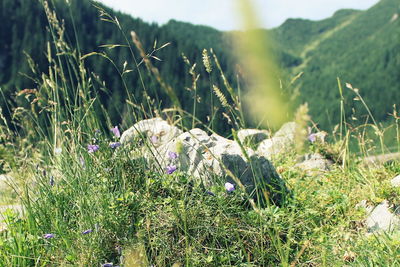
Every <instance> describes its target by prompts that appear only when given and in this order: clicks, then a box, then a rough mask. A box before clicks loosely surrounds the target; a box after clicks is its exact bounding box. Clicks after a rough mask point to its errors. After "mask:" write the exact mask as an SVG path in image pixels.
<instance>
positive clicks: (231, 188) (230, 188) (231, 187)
mask: <svg viewBox="0 0 400 267" xmlns="http://www.w3.org/2000/svg"><path fill="white" fill-rule="evenodd" d="M225 189H226V191H228V192H229V193H230V192H233V191H235V185H234V184H231V183H225Z"/></svg>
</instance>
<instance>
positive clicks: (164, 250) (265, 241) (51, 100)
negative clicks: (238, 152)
mask: <svg viewBox="0 0 400 267" xmlns="http://www.w3.org/2000/svg"><path fill="white" fill-rule="evenodd" d="M47 15H48V17H49V27H50V29H51V32H52V33H53V35H54V39H55V40H57V44H58V45H57V46H55V47H53V48H52V47H49V48H48V60H49V66H50V71H49V73H48V74H43V75H42V77H40V78H37V84H39V86H38V92H24V94H25V95H26V96H27V97H33V99H37V100H36V101H34V102H33V103H32V104H31V105H29V109H28V108H27V107H18V108H17V109H15V110H14V120H13V121H12V122H11V124H13V125H10V122H8V121H6V120H3V124H2V125H1V128H0V129H1V131H0V134H1V135H0V137H1V139H0V140H1V146H0V148H1V149H0V153H1V155H2V159H3V160H2V165H1V168H2V171H4V172H11V171H12V172H13V174H14V175H15V176H16V177H15V178H16V179H17V180H18V184H16V185H15V189H16V191H15V193H16V194H17V195H18V200H19V201H20V202H21V203H22V204H23V206H24V213H23V214H22V216H18V215H17V214H16V213H15V212H13V211H12V210H7V211H6V212H4V214H3V216H4V218H5V222H6V224H7V229H6V230H3V231H1V232H0V266H99V265H100V264H105V263H111V262H112V263H113V264H114V265H120V266H121V265H123V266H151V265H152V266H175V267H177V266H290V267H292V266H344V265H349V266H398V265H399V264H400V258H399V256H398V255H400V251H399V241H398V235H399V233H398V232H393V233H386V234H381V235H370V236H367V235H366V229H365V227H363V220H364V219H365V216H366V212H365V210H363V209H360V208H356V204H357V203H358V202H360V201H361V200H363V199H367V200H368V201H370V202H371V203H374V204H378V203H380V202H381V201H382V200H384V199H388V200H389V201H391V202H392V203H395V204H399V203H398V198H397V196H398V194H399V193H400V192H399V191H400V190H399V189H395V188H392V187H391V186H390V184H389V181H390V179H391V178H393V177H394V176H395V175H397V174H399V172H400V164H399V163H398V162H391V163H387V164H385V165H383V166H380V167H373V168H369V167H365V166H362V165H361V164H360V160H359V156H358V155H356V154H353V153H351V150H349V149H348V147H349V142H350V141H349V140H351V139H352V138H354V139H356V140H358V141H359V142H358V144H359V148H360V149H359V151H369V147H368V142H366V139H369V138H368V136H363V137H362V138H361V137H360V135H359V134H358V133H359V132H357V131H352V130H350V129H349V128H347V127H348V126H349V124H347V123H346V124H345V122H343V125H340V133H338V134H332V136H333V137H335V138H332V141H331V142H330V143H326V144H322V143H314V144H306V145H305V146H302V153H305V152H319V153H322V154H324V155H326V156H329V157H330V158H332V159H335V160H336V162H337V164H335V165H334V166H333V168H332V170H331V171H329V172H325V173H323V174H321V175H317V176H314V175H308V174H307V173H305V172H303V171H301V170H300V169H298V168H296V167H295V164H296V158H297V157H298V154H297V153H296V152H295V151H294V150H293V151H292V152H290V153H285V154H282V155H279V156H277V157H276V158H274V161H273V164H274V166H275V167H276V169H277V170H278V171H279V173H280V175H281V177H282V178H283V179H284V181H285V182H286V184H287V186H288V189H289V190H290V194H288V195H287V197H286V198H285V200H284V201H283V202H281V203H279V204H280V205H279V206H278V205H272V204H269V205H264V206H261V205H259V203H258V202H257V201H256V203H255V204H254V205H255V206H252V205H250V204H249V199H248V195H247V193H246V192H245V191H242V190H241V189H240V188H239V187H238V188H237V189H236V190H235V191H234V192H232V193H228V192H226V190H225V188H224V183H225V181H224V180H223V179H220V180H217V181H215V183H214V184H213V185H212V186H211V187H205V186H204V185H202V184H201V183H198V182H196V180H195V179H193V178H192V177H190V176H189V175H187V174H185V173H183V172H179V171H176V172H174V173H173V174H171V175H168V174H166V173H164V172H163V171H157V169H158V166H154V165H152V164H150V163H148V162H147V161H146V160H145V159H144V158H143V157H142V156H141V155H142V152H143V151H142V146H143V144H144V143H147V142H148V140H147V139H146V138H137V139H136V140H135V141H134V142H132V144H130V145H129V146H121V147H118V148H115V149H113V148H111V147H110V146H109V144H110V143H111V142H116V141H118V138H117V137H116V136H115V135H113V133H112V132H110V130H109V129H110V128H111V127H113V126H114V125H113V124H112V122H111V121H110V120H109V119H108V116H107V114H106V113H105V112H104V109H103V107H102V105H101V103H99V101H98V100H97V97H96V85H95V83H93V82H92V81H93V80H92V79H91V76H90V75H89V74H88V73H89V72H88V71H87V70H86V69H85V68H84V63H83V62H84V59H85V58H86V57H87V56H93V55H95V54H88V55H80V54H79V52H75V51H74V50H73V49H71V48H70V47H69V46H68V45H67V44H66V43H65V41H64V40H63V38H62V33H63V30H62V27H61V26H60V25H59V23H58V21H57V19H56V15H55V14H54V13H52V12H51V11H50V9H49V8H47ZM102 17H103V19H104V18H108V22H111V23H115V24H116V25H117V26H118V27H119V28H120V25H118V20H116V19H115V18H112V17H111V16H107V14H104V13H103V14H102ZM120 29H121V28H120ZM127 42H128V44H127V45H129V47H130V48H129V49H132V48H131V46H130V44H129V41H127ZM139 42H140V41H139V40H138V39H136V40H135V43H139ZM154 49H156V48H154ZM54 50H55V51H54ZM206 53H207V51H206V52H204V54H205V58H207V60H208V61H210V60H211V57H208V55H207V54H206ZM103 56H104V55H103ZM132 56H134V55H133V53H132ZM142 56H143V57H144V58H146V60H143V62H145V64H146V67H147V68H149V69H151V68H152V66H151V63H150V61H149V60H150V58H148V57H147V56H146V54H142ZM212 58H213V59H214V61H213V62H214V63H215V64H217V70H218V71H220V72H221V75H223V72H222V70H221V68H220V67H219V66H218V61H217V58H216V55H214V54H213V53H212ZM207 60H205V61H207ZM134 61H135V62H142V61H140V60H137V59H135V58H134ZM188 64H189V65H191V64H190V62H189V63H188ZM207 64H210V63H209V62H208V63H207ZM207 64H206V66H205V67H206V68H208V70H207V72H208V71H209V72H211V71H212V70H211V68H210V66H207ZM136 66H137V68H138V69H137V70H138V71H140V68H139V67H140V63H137V64H136ZM193 70H194V67H193V68H191V71H192V73H190V75H192V78H193V86H192V91H193V93H194V96H195V97H196V82H197V79H198V77H197V76H196V74H195V72H194V71H193ZM152 73H153V75H156V74H157V71H156V70H154V69H152ZM154 73H155V74H154ZM123 75H124V73H123V72H122V73H121V78H122V79H123ZM157 79H161V80H160V83H164V81H162V78H161V77H157ZM223 81H224V85H223V86H225V87H226V88H227V91H228V92H229V91H230V90H233V89H232V87H231V86H230V85H229V84H228V83H227V81H225V80H223ZM211 83H212V81H211V80H210V90H212V88H218V86H217V85H215V87H214V84H211ZM143 86H144V85H143ZM163 86H164V87H165V88H164V89H165V90H166V91H167V92H169V94H170V95H171V96H172V97H173V95H174V93H173V91H171V90H173V89H172V88H170V87H168V85H167V84H165V83H164V85H163ZM74 88H78V90H77V91H76V90H74ZM257 89H259V88H257ZM126 90H127V91H128V92H129V88H126ZM143 90H146V89H145V86H144V88H143ZM216 91H218V90H216V89H214V91H211V93H213V92H214V93H215V92H216ZM219 92H220V93H219V95H218V98H215V99H214V101H217V100H218V99H220V100H221V99H226V96H224V95H222V93H221V91H219ZM228 97H231V98H232V99H233V101H234V103H235V108H231V107H229V105H225V106H223V108H226V116H227V118H229V119H230V120H231V121H233V122H234V123H233V125H234V126H235V127H236V128H238V129H240V128H241V127H243V125H245V122H244V115H243V110H242V109H241V102H240V97H239V96H236V95H234V93H232V94H230V95H229V96H228ZM134 101H135V100H134V99H133V97H131V98H130V99H129V103H131V105H130V106H129V107H130V108H131V109H130V110H129V112H132V113H133V112H135V114H136V117H135V118H132V120H140V118H144V117H147V116H148V115H149V110H147V108H143V109H142V110H140V109H137V108H136V107H137V106H140V104H141V103H135V102H134ZM149 101H150V102H149V103H145V104H144V106H147V105H148V106H151V100H149ZM174 101H179V100H177V99H175V100H173V102H174ZM194 103H196V98H194ZM338 105H340V100H339V101H338ZM343 109H344V107H343ZM171 110H172V111H171ZM157 112H158V113H159V114H164V115H165V114H167V115H170V116H169V119H171V120H174V118H175V122H177V124H178V125H181V126H182V125H185V120H186V122H188V124H189V125H192V126H193V125H196V124H197V125H199V124H201V122H199V121H198V120H197V119H196V118H195V114H196V110H195V109H194V110H193V111H192V113H193V114H187V113H186V112H184V111H182V110H179V105H178V104H176V105H175V106H174V107H172V108H171V109H170V110H169V112H170V113H168V112H167V113H163V111H162V110H158V111H157ZM212 113H213V110H211V114H210V116H213V114H212ZM171 114H172V115H171ZM297 117H299V120H300V121H301V123H302V124H303V125H304V126H306V125H305V123H306V121H307V120H308V119H307V114H306V108H305V107H303V108H302V109H299V112H298V116H297ZM176 118H178V119H176ZM395 120H396V121H395V123H396V124H394V126H393V127H392V128H393V129H398V121H397V120H398V118H397V117H395ZM212 121H213V120H212V119H211V122H209V124H208V125H207V124H206V123H204V125H203V127H204V128H207V129H209V131H210V132H212V129H213V122H212ZM17 123H18V124H17ZM11 126H14V128H16V129H18V130H17V131H14V132H13V131H11V130H10V128H11ZM345 126H346V127H345ZM365 127H367V126H365ZM368 127H369V126H368ZM373 127H379V125H378V124H376V123H375V124H374V126H373ZM361 132H362V131H361ZM378 133H380V131H378ZM233 135H235V132H234V134H233ZM396 136H398V131H396ZM382 138H383V137H382V136H381V135H380V136H379V138H378V139H380V140H382ZM382 143H383V141H382V142H381V144H382ZM89 144H91V145H94V144H96V145H98V146H99V149H98V150H97V151H94V152H90V151H88V149H87V148H88V147H87V146H88V145H89ZM366 154H367V153H364V154H363V155H366ZM343 162H345V164H344V163H343ZM342 163H343V164H342ZM258 186H260V187H262V184H261V185H258ZM254 207H256V208H254ZM46 234H52V236H51V238H48V237H49V236H45V235H46ZM46 237H47V238H46Z"/></svg>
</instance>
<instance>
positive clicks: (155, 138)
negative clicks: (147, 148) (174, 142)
mask: <svg viewBox="0 0 400 267" xmlns="http://www.w3.org/2000/svg"><path fill="white" fill-rule="evenodd" d="M150 140H151V142H152V143H153V144H154V143H157V142H158V137H157V136H155V135H153V136H152V137H151V138H150Z"/></svg>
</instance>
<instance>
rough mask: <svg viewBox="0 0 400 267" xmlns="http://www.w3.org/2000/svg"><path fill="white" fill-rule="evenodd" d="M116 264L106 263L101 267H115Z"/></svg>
mask: <svg viewBox="0 0 400 267" xmlns="http://www.w3.org/2000/svg"><path fill="white" fill-rule="evenodd" d="M113 266H114V264H112V262H108V263H104V264H103V265H101V267H113Z"/></svg>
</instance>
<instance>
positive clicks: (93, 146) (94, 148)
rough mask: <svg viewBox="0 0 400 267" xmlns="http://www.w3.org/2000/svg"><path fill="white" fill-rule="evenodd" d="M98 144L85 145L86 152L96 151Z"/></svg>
mask: <svg viewBox="0 0 400 267" xmlns="http://www.w3.org/2000/svg"><path fill="white" fill-rule="evenodd" d="M99 148H100V147H99V146H98V145H88V146H87V149H88V152H89V153H94V152H96V151H97V150H99Z"/></svg>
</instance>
